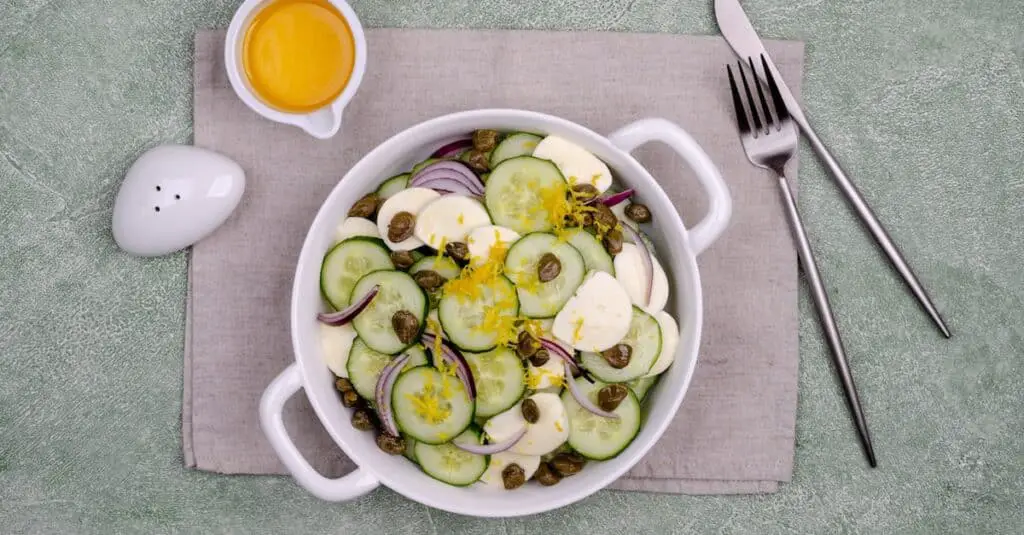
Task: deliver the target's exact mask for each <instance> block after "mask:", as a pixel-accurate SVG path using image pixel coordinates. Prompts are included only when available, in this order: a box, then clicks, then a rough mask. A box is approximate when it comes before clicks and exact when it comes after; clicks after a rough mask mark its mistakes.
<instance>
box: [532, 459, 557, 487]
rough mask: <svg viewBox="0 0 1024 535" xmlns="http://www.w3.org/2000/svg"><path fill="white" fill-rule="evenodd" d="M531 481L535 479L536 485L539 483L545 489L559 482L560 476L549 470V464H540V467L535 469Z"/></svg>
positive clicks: (551, 469)
mask: <svg viewBox="0 0 1024 535" xmlns="http://www.w3.org/2000/svg"><path fill="white" fill-rule="evenodd" d="M533 479H536V480H537V483H540V484H541V485H544V486H545V487H550V486H551V485H554V484H555V483H558V482H559V481H561V480H562V476H560V475H558V472H555V470H554V469H553V468H551V465H550V464H548V463H540V466H538V467H537V471H536V472H534V473H533Z"/></svg>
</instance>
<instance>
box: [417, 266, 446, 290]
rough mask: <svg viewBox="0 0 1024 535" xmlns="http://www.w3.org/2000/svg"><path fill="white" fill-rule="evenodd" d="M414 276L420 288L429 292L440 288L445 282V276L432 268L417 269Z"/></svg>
mask: <svg viewBox="0 0 1024 535" xmlns="http://www.w3.org/2000/svg"><path fill="white" fill-rule="evenodd" d="M412 278H413V280H415V281H416V284H419V285H420V288H423V289H424V290H427V291H428V292H429V291H432V290H436V289H438V288H440V287H441V285H442V284H444V282H445V280H444V277H442V276H441V275H440V274H439V273H438V272H436V271H434V270H432V269H424V270H423V271H417V272H416V273H413V275H412Z"/></svg>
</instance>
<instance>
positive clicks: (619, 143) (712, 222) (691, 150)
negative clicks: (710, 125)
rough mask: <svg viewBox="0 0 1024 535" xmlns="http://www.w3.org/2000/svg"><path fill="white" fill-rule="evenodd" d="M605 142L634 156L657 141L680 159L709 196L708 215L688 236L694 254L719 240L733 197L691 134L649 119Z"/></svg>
mask: <svg viewBox="0 0 1024 535" xmlns="http://www.w3.org/2000/svg"><path fill="white" fill-rule="evenodd" d="M608 140H609V141H611V142H612V144H613V145H615V146H616V147H618V148H620V149H622V150H624V151H626V152H633V151H634V150H635V149H636V148H637V147H639V146H641V145H644V144H646V143H650V142H652V141H660V142H662V143H664V144H666V145H668V146H669V147H670V148H672V150H674V151H676V153H678V154H679V155H680V156H682V157H683V159H684V160H686V163H688V164H689V165H690V168H692V169H693V171H694V173H696V175H697V180H698V181H699V182H700V183H701V185H702V186H704V190H705V191H706V192H707V195H708V213H707V215H705V216H704V219H702V220H701V221H700V223H697V224H696V225H694V227H693V228H692V229H690V232H689V234H690V247H691V248H692V249H693V254H694V255H699V254H700V253H702V252H703V251H704V250H705V249H707V248H708V246H710V245H711V244H712V243H714V241H715V240H716V239H718V236H720V235H721V234H722V231H724V230H725V227H726V226H728V224H729V218H730V217H731V216H732V196H730V195H729V188H728V187H727V186H726V185H725V181H724V180H722V174H721V173H719V172H718V168H717V167H715V164H714V163H713V162H712V161H711V158H710V157H708V155H707V153H706V152H704V149H702V148H701V147H700V145H698V144H697V142H696V141H695V140H694V139H693V137H691V136H690V134H688V133H686V131H685V130H683V129H682V128H680V127H679V126H678V125H676V124H675V123H673V122H671V121H668V120H666V119H660V118H650V119H640V120H639V121H636V122H633V123H630V124H627V125H626V126H623V127H622V128H620V129H618V130H616V131H615V132H612V133H611V134H610V135H609V136H608Z"/></svg>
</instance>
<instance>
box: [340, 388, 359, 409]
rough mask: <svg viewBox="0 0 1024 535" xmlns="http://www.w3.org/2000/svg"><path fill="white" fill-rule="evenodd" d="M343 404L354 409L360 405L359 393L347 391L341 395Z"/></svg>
mask: <svg viewBox="0 0 1024 535" xmlns="http://www.w3.org/2000/svg"><path fill="white" fill-rule="evenodd" d="M341 404H342V405H344V406H346V407H348V408H350V409H351V408H352V407H355V406H356V405H359V393H358V392H356V391H355V390H346V391H344V392H342V393H341Z"/></svg>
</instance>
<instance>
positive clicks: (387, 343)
mask: <svg viewBox="0 0 1024 535" xmlns="http://www.w3.org/2000/svg"><path fill="white" fill-rule="evenodd" d="M374 285H380V292H379V293H378V294H377V297H374V298H373V301H370V304H369V305H368V306H367V307H366V308H365V309H363V311H362V312H360V313H359V315H358V316H356V317H355V319H353V320H352V326H353V327H355V329H356V332H357V333H359V337H360V338H362V339H363V341H365V342H366V345H368V346H370V349H373V350H374V351H380V352H381V353H388V354H391V355H394V354H395V353H398V352H400V351H403V350H404V349H406V348H408V347H409V346H411V345H413V344H414V343H416V342H415V340H418V339H419V335H420V333H422V332H423V326H424V324H425V322H426V319H427V312H428V305H429V302H428V301H427V294H426V293H424V292H423V289H422V288H420V286H419V285H418V284H416V281H415V280H413V278H412V276H410V275H409V274H408V273H406V272H404V271H395V270H381V271H374V272H372V273H369V274H367V275H365V276H363V278H361V279H359V282H357V283H356V285H355V287H354V288H353V289H352V293H353V295H363V294H365V293H366V292H369V291H370V288H373V287H374ZM399 310H406V311H409V312H411V313H412V315H413V316H415V317H416V319H417V320H418V321H419V330H418V331H417V332H416V337H415V338H414V341H413V342H409V343H405V342H403V341H401V340H399V339H398V335H397V334H395V329H394V327H392V326H391V317H392V316H394V315H395V312H398V311H399Z"/></svg>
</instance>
